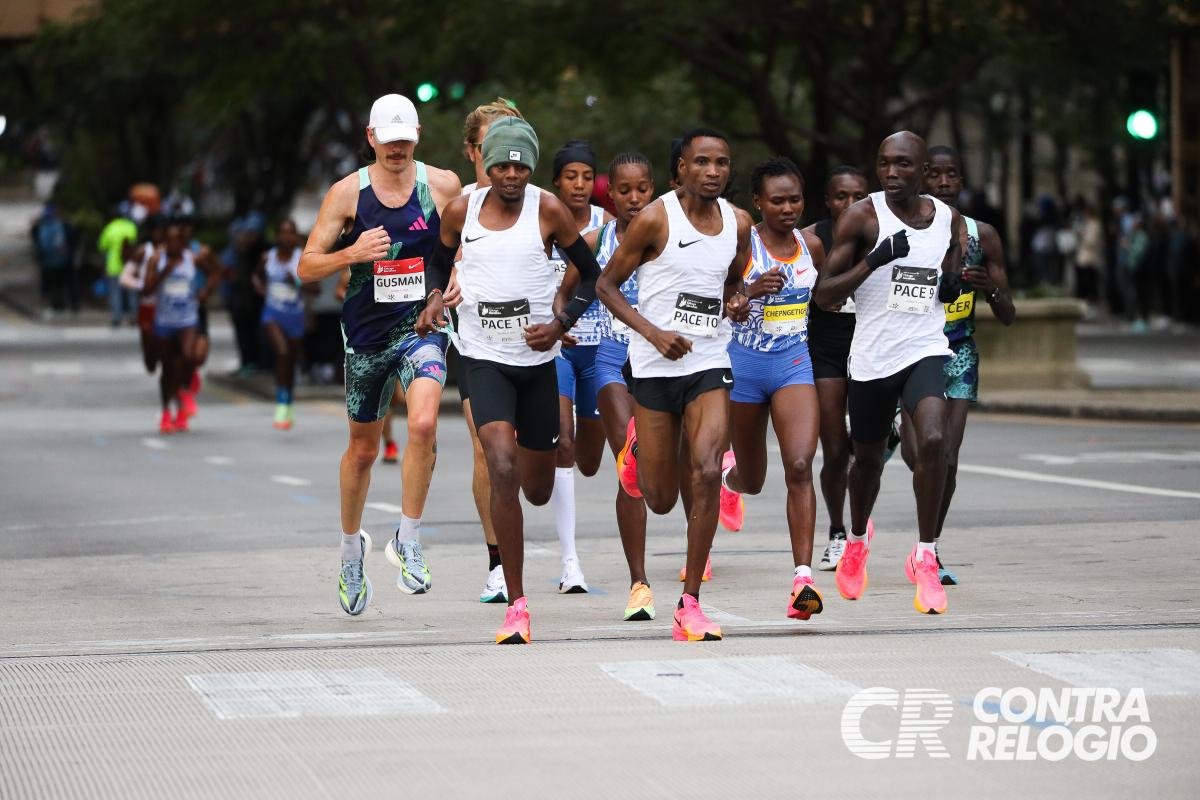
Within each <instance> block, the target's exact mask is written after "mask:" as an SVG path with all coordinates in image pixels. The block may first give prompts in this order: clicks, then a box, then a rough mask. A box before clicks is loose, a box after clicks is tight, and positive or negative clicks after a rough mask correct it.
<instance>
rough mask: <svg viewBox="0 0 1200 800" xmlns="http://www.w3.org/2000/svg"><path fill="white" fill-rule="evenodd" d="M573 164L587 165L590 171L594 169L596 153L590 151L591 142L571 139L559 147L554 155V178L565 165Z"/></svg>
mask: <svg viewBox="0 0 1200 800" xmlns="http://www.w3.org/2000/svg"><path fill="white" fill-rule="evenodd" d="M575 163H579V164H587V165H588V166H589V167H591V168H592V169H595V168H596V151H595V150H593V149H592V145H591V142H585V141H584V140H582V139H572V140H571V141H569V142H567V143H566V144H564V145H563V146H562V147H560V148H559V150H558V152H557V153H555V154H554V177H555V178H557V177H558V175H559V173H560V172H562V171H563V167H565V166H566V165H567V164H575Z"/></svg>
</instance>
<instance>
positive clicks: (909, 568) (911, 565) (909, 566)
mask: <svg viewBox="0 0 1200 800" xmlns="http://www.w3.org/2000/svg"><path fill="white" fill-rule="evenodd" d="M904 577H906V578H908V582H909V583H916V582H917V546H916V545H915V544H914V545H913V549H912V550H911V551H910V552H909V554H908V558H906V559H904Z"/></svg>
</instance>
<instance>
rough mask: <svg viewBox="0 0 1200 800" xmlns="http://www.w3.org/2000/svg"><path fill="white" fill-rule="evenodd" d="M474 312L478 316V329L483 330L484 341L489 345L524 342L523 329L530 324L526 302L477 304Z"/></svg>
mask: <svg viewBox="0 0 1200 800" xmlns="http://www.w3.org/2000/svg"><path fill="white" fill-rule="evenodd" d="M476 312H477V313H478V314H479V327H480V328H482V329H483V338H484V341H487V342H490V343H491V344H523V343H524V342H525V328H526V327H528V326H529V325H531V324H532V322H531V320H530V317H529V301H528V300H510V301H508V302H506V303H479V304H478V305H477V306H476Z"/></svg>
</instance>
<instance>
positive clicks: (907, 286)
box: [887, 264, 938, 314]
mask: <svg viewBox="0 0 1200 800" xmlns="http://www.w3.org/2000/svg"><path fill="white" fill-rule="evenodd" d="M937 282H938V269H937V268H935V267H906V266H904V265H903V264H896V265H895V266H893V267H892V282H891V285H890V286H889V290H888V301H887V309H888V311H899V312H901V313H904V314H928V313H929V312H931V311H933V304H934V301H935V299H936V297H937Z"/></svg>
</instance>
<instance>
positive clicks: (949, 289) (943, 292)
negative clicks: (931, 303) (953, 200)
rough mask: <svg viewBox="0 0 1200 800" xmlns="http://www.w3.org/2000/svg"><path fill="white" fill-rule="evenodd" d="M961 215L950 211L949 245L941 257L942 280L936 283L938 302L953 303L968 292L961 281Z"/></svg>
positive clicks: (954, 210)
mask: <svg viewBox="0 0 1200 800" xmlns="http://www.w3.org/2000/svg"><path fill="white" fill-rule="evenodd" d="M962 229H963V221H962V214H959V213H958V211H957V210H956V209H953V208H952V209H950V243H949V245H948V246H947V247H946V255H944V256H942V279H941V280H940V281H939V282H938V302H940V303H953V302H954V301H955V300H957V299H958V298H959V296H960V295H961V294H962V293H963V292H964V291H968V289H967V286H966V283H965V282H964V281H963V252H962V241H961V237H962Z"/></svg>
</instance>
